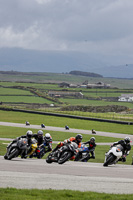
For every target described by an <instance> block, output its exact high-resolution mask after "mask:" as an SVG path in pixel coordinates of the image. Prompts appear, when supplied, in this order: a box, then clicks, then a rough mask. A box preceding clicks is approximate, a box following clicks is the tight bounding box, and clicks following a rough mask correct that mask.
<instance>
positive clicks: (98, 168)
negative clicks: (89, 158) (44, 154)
mask: <svg viewBox="0 0 133 200" xmlns="http://www.w3.org/2000/svg"><path fill="white" fill-rule="evenodd" d="M0 187H2V188H6V187H13V188H18V189H20V188H28V189H32V188H37V189H56V190H59V189H60V190H63V189H69V190H79V191H94V192H100V193H101V192H104V193H115V194H123V193H124V194H132V193H133V166H132V165H130V166H126V165H119V164H118V165H113V166H110V167H103V165H102V164H101V163H89V162H87V163H81V162H73V161H68V162H66V163H64V164H63V165H59V164H58V163H52V164H48V163H46V161H45V160H44V159H41V160H37V159H20V158H15V159H12V160H10V161H9V160H4V158H3V156H0Z"/></svg>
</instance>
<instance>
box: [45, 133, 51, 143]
mask: <svg viewBox="0 0 133 200" xmlns="http://www.w3.org/2000/svg"><path fill="white" fill-rule="evenodd" d="M45 139H46V141H50V139H51V135H50V134H49V133H46V134H45Z"/></svg>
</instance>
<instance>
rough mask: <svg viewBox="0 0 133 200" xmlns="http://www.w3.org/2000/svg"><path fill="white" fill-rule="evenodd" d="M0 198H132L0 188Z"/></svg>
mask: <svg viewBox="0 0 133 200" xmlns="http://www.w3.org/2000/svg"><path fill="white" fill-rule="evenodd" d="M0 194H1V195H0V196H1V197H0V199H1V200H9V199H10V200H22V199H24V200H44V199H45V200H50V199H54V200H56V199H57V200H68V199H69V200H81V199H84V200H92V199H93V200H99V199H101V200H102V199H103V200H113V199H115V200H132V199H133V194H127V195H126V194H105V193H97V192H80V191H72V190H51V189H48V190H37V189H32V190H31V189H15V188H5V189H3V188H0Z"/></svg>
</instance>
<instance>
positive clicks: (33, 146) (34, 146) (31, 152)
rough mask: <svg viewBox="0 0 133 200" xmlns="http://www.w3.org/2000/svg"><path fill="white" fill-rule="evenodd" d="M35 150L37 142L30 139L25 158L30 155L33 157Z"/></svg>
mask: <svg viewBox="0 0 133 200" xmlns="http://www.w3.org/2000/svg"><path fill="white" fill-rule="evenodd" d="M36 149H37V140H36V139H32V143H31V146H30V149H29V150H28V153H27V156H29V157H30V156H31V155H33V154H34V152H35V151H36Z"/></svg>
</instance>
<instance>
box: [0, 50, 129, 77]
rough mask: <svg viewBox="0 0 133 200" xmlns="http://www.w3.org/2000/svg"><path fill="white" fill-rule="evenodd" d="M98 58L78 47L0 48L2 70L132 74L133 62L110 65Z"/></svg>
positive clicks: (115, 75) (102, 74)
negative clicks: (72, 48)
mask: <svg viewBox="0 0 133 200" xmlns="http://www.w3.org/2000/svg"><path fill="white" fill-rule="evenodd" d="M98 58H99V56H98V55H93V54H90V53H89V54H87V53H82V52H76V51H39V50H30V49H22V48H0V71H12V70H13V71H20V72H52V73H68V72H70V71H81V70H82V71H83V72H88V73H92V74H98V75H101V76H103V77H113V78H133V64H123V65H120V66H109V65H107V63H105V62H103V60H104V59H103V60H102V58H99V59H98ZM114 63H115V60H114Z"/></svg>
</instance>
